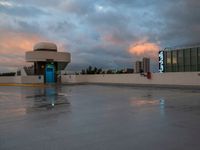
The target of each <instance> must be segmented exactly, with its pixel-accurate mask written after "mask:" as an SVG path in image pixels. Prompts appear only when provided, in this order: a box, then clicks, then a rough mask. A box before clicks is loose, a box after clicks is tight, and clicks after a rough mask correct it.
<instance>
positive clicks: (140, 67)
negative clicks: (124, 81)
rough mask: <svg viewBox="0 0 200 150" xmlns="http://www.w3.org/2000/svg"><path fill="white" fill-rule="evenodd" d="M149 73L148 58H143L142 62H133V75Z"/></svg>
mask: <svg viewBox="0 0 200 150" xmlns="http://www.w3.org/2000/svg"><path fill="white" fill-rule="evenodd" d="M147 72H150V58H146V57H144V58H143V59H142V61H136V62H135V73H147Z"/></svg>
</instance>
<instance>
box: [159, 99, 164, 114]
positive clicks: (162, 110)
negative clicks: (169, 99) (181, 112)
mask: <svg viewBox="0 0 200 150" xmlns="http://www.w3.org/2000/svg"><path fill="white" fill-rule="evenodd" d="M160 114H161V115H165V100H164V99H160Z"/></svg>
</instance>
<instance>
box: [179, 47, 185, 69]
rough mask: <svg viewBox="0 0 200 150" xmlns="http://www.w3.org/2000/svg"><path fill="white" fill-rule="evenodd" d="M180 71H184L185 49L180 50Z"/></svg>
mask: <svg viewBox="0 0 200 150" xmlns="http://www.w3.org/2000/svg"><path fill="white" fill-rule="evenodd" d="M178 71H179V72H183V71H184V51H183V50H179V51H178Z"/></svg>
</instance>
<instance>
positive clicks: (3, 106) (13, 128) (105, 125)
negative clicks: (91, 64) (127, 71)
mask: <svg viewBox="0 0 200 150" xmlns="http://www.w3.org/2000/svg"><path fill="white" fill-rule="evenodd" d="M199 139H200V91H199V90H179V89H167V88H166V89H159V88H144V87H143V88H136V87H125V86H98V85H77V86H57V87H53V86H52V87H46V88H44V87H0V150H13V149H15V150H16V149H19V150H54V149H61V150H66V149H67V150H122V149H123V150H129V149H130V150H133V149H136V150H147V149H148V150H155V149H156V150H157V149H158V150H188V149H190V150H199V149H200V142H199Z"/></svg>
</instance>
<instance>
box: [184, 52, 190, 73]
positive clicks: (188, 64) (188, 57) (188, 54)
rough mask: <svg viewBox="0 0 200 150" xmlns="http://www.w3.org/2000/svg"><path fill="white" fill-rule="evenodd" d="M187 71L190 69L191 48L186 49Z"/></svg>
mask: <svg viewBox="0 0 200 150" xmlns="http://www.w3.org/2000/svg"><path fill="white" fill-rule="evenodd" d="M184 51H185V59H184V60H185V71H190V65H191V64H190V49H185V50H184Z"/></svg>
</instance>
